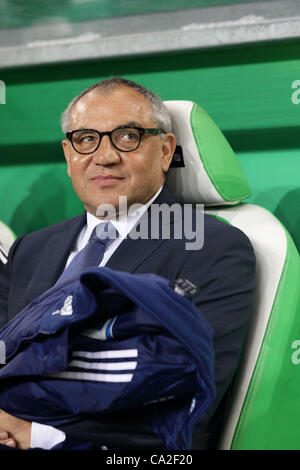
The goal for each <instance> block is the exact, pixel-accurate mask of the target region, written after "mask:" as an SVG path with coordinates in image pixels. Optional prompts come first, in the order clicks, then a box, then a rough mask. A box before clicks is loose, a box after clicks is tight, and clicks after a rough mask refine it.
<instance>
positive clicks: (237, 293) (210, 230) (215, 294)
mask: <svg viewBox="0 0 300 470" xmlns="http://www.w3.org/2000/svg"><path fill="white" fill-rule="evenodd" d="M154 202H155V203H156V204H167V205H169V206H172V205H173V204H174V203H176V202H177V201H176V199H175V198H174V196H173V195H172V193H171V192H170V191H169V190H168V188H167V187H164V188H163V190H162V191H161V193H160V194H159V196H158V197H157V199H156V200H155V201H154ZM150 207H151V206H150ZM149 209H150V208H149ZM148 212H149V217H150V211H148ZM184 221H185V220H184ZM184 221H183V222H184ZM85 223H86V215H85V214H82V215H80V216H77V217H75V218H73V219H69V220H66V221H63V222H60V223H58V224H56V225H54V226H51V227H47V228H45V229H42V230H39V231H36V232H33V233H31V234H28V235H23V236H21V237H19V238H18V239H17V240H16V241H15V243H14V244H13V246H12V248H11V250H10V253H9V257H8V262H7V264H6V265H5V267H4V268H3V270H2V272H1V273H0V328H1V327H2V326H3V325H5V324H6V323H7V322H8V321H10V320H11V319H13V318H14V317H15V316H16V315H17V314H18V312H20V311H21V310H22V309H24V308H25V307H26V306H27V305H29V304H30V303H31V302H32V301H33V300H34V299H36V298H37V297H39V296H40V295H41V294H43V293H44V292H46V290H48V289H50V288H51V287H52V286H53V285H54V284H55V282H56V281H57V279H58V278H59V276H60V274H61V273H62V271H63V269H64V266H65V264H66V261H67V259H68V256H69V254H70V252H71V250H72V249H73V246H74V242H75V241H76V239H77V237H78V235H79V233H80V231H81V230H82V228H83V227H84V225H85ZM173 232H174V230H173V227H172V221H171V222H170V239H148V240H147V239H137V240H134V239H131V238H130V237H128V238H127V239H126V240H124V241H123V242H122V243H121V245H120V246H119V247H118V249H117V250H116V251H115V252H114V253H113V255H112V256H111V258H110V259H109V260H108V263H107V265H106V266H107V267H108V268H111V269H113V270H116V271H124V272H128V273H132V274H144V273H153V274H157V275H159V276H161V277H163V278H165V279H166V280H168V281H172V280H174V279H177V278H184V279H188V280H189V281H190V282H192V283H193V284H195V285H196V286H197V288H198V291H197V294H196V295H195V297H194V298H193V303H194V304H195V306H196V308H197V310H198V311H199V312H200V314H201V315H202V316H203V317H204V318H205V319H206V321H207V322H208V324H209V325H210V327H211V328H212V330H213V344H214V353H215V365H214V376H215V385H216V397H215V400H214V401H213V403H212V404H211V405H210V406H209V407H208V408H207V410H206V411H204V413H203V414H202V415H201V416H200V418H199V421H198V423H197V425H196V426H195V429H194V433H193V440H192V449H214V448H216V442H217V438H218V434H219V432H220V429H221V426H222V419H223V413H224V409H225V407H226V406H225V405H226V403H225V401H226V397H227V392H228V391H229V386H230V384H231V382H232V379H233V376H234V373H235V371H236V368H237V365H238V362H239V359H240V354H241V351H242V348H243V344H244V342H245V338H246V334H247V329H248V325H249V321H250V318H251V313H252V311H253V304H254V288H255V256H254V252H253V248H252V246H251V243H250V242H249V240H248V238H247V237H246V236H245V234H244V233H242V232H241V231H240V230H238V229H237V228H235V227H232V226H230V225H229V224H227V223H224V222H222V221H220V220H216V219H215V218H213V217H210V216H204V244H203V246H202V247H201V249H199V250H191V251H187V250H186V248H185V244H186V241H187V240H186V239H185V237H183V238H182V239H175V238H174V237H173V236H172V234H173ZM163 408H164V407H163V406H162V407H161V409H162V410H163ZM59 428H60V429H62V430H63V431H65V432H66V434H67V436H68V437H70V438H74V439H79V440H82V439H86V440H89V441H90V442H91V441H93V442H97V443H99V444H100V445H101V444H109V445H112V446H113V447H115V448H123V449H131V448H133V449H138V448H141V449H158V448H159V446H162V441H161V439H160V438H159V437H158V435H157V433H154V432H153V430H152V427H151V426H149V424H148V422H147V420H145V419H144V416H143V413H142V412H141V413H140V414H136V413H135V414H134V415H133V414H132V413H129V414H128V413H127V412H126V411H124V412H123V411H122V412H121V411H120V412H118V413H117V414H114V415H112V414H110V415H109V418H107V417H106V415H105V414H103V415H102V414H101V416H98V417H97V418H95V419H93V418H92V417H90V416H89V417H85V418H81V419H80V420H78V421H75V422H72V423H67V424H62V425H60V426H59Z"/></svg>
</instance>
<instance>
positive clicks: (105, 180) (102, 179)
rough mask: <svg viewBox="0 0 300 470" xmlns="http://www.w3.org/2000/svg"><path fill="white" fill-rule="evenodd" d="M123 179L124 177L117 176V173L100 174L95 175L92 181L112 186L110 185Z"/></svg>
mask: <svg viewBox="0 0 300 470" xmlns="http://www.w3.org/2000/svg"><path fill="white" fill-rule="evenodd" d="M123 180H124V178H121V177H120V176H115V175H106V176H102V175H98V176H94V177H93V178H91V181H92V182H94V183H96V184H99V185H101V186H110V185H113V184H116V183H119V182H120V181H123Z"/></svg>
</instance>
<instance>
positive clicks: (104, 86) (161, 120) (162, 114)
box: [61, 77, 172, 134]
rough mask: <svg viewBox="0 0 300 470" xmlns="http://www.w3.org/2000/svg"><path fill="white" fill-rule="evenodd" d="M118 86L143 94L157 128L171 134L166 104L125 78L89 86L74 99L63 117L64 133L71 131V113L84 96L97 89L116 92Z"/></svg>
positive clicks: (110, 79)
mask: <svg viewBox="0 0 300 470" xmlns="http://www.w3.org/2000/svg"><path fill="white" fill-rule="evenodd" d="M118 86H126V87H129V88H133V89H134V90H136V91H137V92H138V93H141V94H142V95H143V96H144V97H145V98H146V99H147V100H148V101H149V103H150V105H151V108H152V112H153V121H154V122H155V124H156V125H157V127H158V128H159V129H162V130H163V131H164V132H165V133H168V132H171V130H172V125H171V118H170V114H169V111H168V108H167V107H166V105H165V104H164V102H163V101H162V100H161V99H160V98H159V97H158V96H157V95H155V93H153V92H152V91H150V90H148V89H147V88H144V87H143V86H142V85H139V84H138V83H135V82H133V81H131V80H126V79H125V78H121V77H115V78H108V79H106V80H102V81H100V82H97V83H95V84H94V85H91V86H89V87H88V88H86V89H85V90H83V91H82V92H81V93H80V94H79V95H78V96H75V98H73V100H72V101H71V102H70V104H69V105H68V107H67V108H66V109H65V111H64V112H63V113H62V116H61V127H62V130H63V133H64V134H66V133H67V132H68V131H69V130H70V121H71V113H72V110H73V107H74V105H75V104H76V103H77V102H78V101H79V100H80V99H81V98H82V97H83V96H84V95H86V94H87V93H89V92H90V91H92V90H94V89H96V88H97V89H99V91H102V90H103V91H104V92H105V91H106V90H107V91H110V90H114V89H115V88H117V87H118Z"/></svg>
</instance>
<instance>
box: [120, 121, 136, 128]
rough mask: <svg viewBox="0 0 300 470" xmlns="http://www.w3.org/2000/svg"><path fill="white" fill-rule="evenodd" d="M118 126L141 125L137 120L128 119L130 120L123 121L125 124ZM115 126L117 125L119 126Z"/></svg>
mask: <svg viewBox="0 0 300 470" xmlns="http://www.w3.org/2000/svg"><path fill="white" fill-rule="evenodd" d="M120 126H125V127H142V126H141V124H140V123H139V122H136V121H130V122H125V124H120ZM120 126H117V127H120Z"/></svg>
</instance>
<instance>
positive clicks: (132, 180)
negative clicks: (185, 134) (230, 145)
mask: <svg viewBox="0 0 300 470" xmlns="http://www.w3.org/2000/svg"><path fill="white" fill-rule="evenodd" d="M123 125H131V126H137V127H144V128H148V127H150V128H156V127H157V126H156V125H155V123H154V121H153V118H152V112H151V106H150V104H149V102H148V101H147V100H146V98H144V96H143V95H141V94H140V93H138V92H137V91H135V90H134V89H131V88H128V87H124V86H122V87H118V88H116V89H115V90H113V91H109V92H108V93H106V94H103V93H99V91H98V90H97V89H95V90H92V91H91V92H89V93H87V94H86V95H84V96H83V98H81V99H80V100H79V101H78V102H77V104H76V105H75V107H74V109H73V112H72V117H71V123H70V130H71V131H72V130H76V129H96V130H98V131H100V132H101V131H102V132H103V131H111V130H113V129H115V128H116V127H119V126H123ZM63 149H64V153H65V157H66V160H67V169H68V175H69V176H70V177H71V179H72V184H73V187H74V189H75V191H76V193H77V195H78V197H79V198H80V199H81V201H82V202H83V204H84V206H85V208H86V210H87V211H88V212H91V213H92V214H94V215H96V210H97V207H98V206H99V205H100V204H112V205H113V206H114V207H115V208H116V209H117V208H118V204H119V196H127V205H128V207H130V205H132V204H135V203H140V204H144V203H146V202H147V201H148V200H149V199H151V197H152V196H154V194H155V193H156V191H157V190H158V189H159V187H160V186H161V185H162V184H163V181H164V171H167V169H168V168H169V165H170V162H171V160H172V156H173V153H174V149H175V137H174V135H173V134H166V136H165V138H161V137H160V136H159V135H158V136H155V135H149V134H146V135H144V136H143V137H142V140H141V143H140V145H139V147H138V148H137V149H136V150H134V151H133V152H122V151H119V150H117V149H116V148H114V147H113V145H112V144H111V142H110V139H109V136H104V137H102V140H101V143H100V146H99V148H98V149H97V150H96V152H94V153H92V154H89V155H81V154H79V153H77V152H76V151H75V150H74V149H73V147H72V145H71V142H69V141H68V140H64V141H63Z"/></svg>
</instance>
